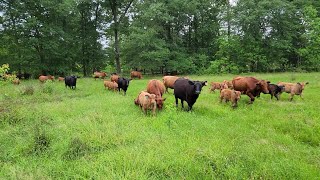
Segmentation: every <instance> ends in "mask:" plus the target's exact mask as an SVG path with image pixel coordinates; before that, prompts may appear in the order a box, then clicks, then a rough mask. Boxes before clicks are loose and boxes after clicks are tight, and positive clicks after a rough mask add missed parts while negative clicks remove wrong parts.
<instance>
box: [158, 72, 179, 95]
mask: <svg viewBox="0 0 320 180" xmlns="http://www.w3.org/2000/svg"><path fill="white" fill-rule="evenodd" d="M178 78H179V77H178V76H163V77H162V81H163V84H164V86H165V87H166V92H167V93H169V91H168V88H171V89H173V84H174V82H176V80H177V79H178Z"/></svg>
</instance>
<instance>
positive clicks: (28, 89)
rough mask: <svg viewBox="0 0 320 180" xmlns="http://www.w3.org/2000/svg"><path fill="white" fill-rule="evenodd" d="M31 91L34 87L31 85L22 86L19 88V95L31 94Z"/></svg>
mask: <svg viewBox="0 0 320 180" xmlns="http://www.w3.org/2000/svg"><path fill="white" fill-rule="evenodd" d="M33 93H34V87H33V86H31V85H27V86H23V87H22V88H21V89H20V94H21V95H33Z"/></svg>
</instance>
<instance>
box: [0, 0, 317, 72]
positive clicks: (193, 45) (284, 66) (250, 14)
mask: <svg viewBox="0 0 320 180" xmlns="http://www.w3.org/2000/svg"><path fill="white" fill-rule="evenodd" d="M0 15H1V18H0V38H1V40H0V64H4V63H9V65H10V69H11V71H15V72H28V73H31V74H33V75H35V76H37V75H39V74H56V75H67V74H70V73H71V72H72V73H81V74H83V75H84V76H89V75H91V74H92V72H93V71H96V70H104V71H107V72H118V73H121V72H128V71H129V70H132V69H135V70H144V71H145V72H146V73H164V72H172V71H178V72H179V73H200V72H201V73H241V72H278V71H293V70H294V71H318V70H319V69H320V1H315V0H238V1H236V2H234V1H230V2H229V1H219V0H200V1H199V0H170V1H169V0H150V1H142V0H93V1H89V0H28V1H22V0H2V1H0Z"/></svg>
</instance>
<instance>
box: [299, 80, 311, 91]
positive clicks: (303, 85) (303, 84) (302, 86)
mask: <svg viewBox="0 0 320 180" xmlns="http://www.w3.org/2000/svg"><path fill="white" fill-rule="evenodd" d="M299 84H300V85H301V91H303V90H304V87H305V86H306V85H307V84H309V82H306V83H299Z"/></svg>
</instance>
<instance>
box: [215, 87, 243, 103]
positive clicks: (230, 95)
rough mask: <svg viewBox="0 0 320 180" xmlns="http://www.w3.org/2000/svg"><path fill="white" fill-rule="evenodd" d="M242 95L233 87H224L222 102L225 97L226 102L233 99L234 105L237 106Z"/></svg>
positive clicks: (221, 93)
mask: <svg viewBox="0 0 320 180" xmlns="http://www.w3.org/2000/svg"><path fill="white" fill-rule="evenodd" d="M240 97H241V92H240V91H235V90H231V89H222V90H221V92H220V103H221V102H222V100H223V99H224V100H225V102H228V101H231V102H232V107H236V106H237V105H238V104H237V103H238V100H239V99H240Z"/></svg>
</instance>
